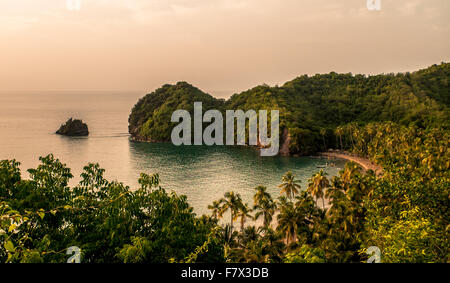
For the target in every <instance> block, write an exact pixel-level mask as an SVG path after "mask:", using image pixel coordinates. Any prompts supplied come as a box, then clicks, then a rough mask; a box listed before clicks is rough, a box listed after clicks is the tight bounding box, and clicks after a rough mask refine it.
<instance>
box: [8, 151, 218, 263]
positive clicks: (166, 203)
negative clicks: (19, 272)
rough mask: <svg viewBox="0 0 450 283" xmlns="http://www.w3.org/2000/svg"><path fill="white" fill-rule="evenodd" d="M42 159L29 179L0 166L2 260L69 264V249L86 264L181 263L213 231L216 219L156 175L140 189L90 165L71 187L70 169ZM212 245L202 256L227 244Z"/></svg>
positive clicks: (11, 165) (210, 257) (212, 256)
mask: <svg viewBox="0 0 450 283" xmlns="http://www.w3.org/2000/svg"><path fill="white" fill-rule="evenodd" d="M41 162H42V164H41V165H39V166H38V167H37V168H36V169H30V170H28V172H29V173H30V177H31V178H30V179H29V180H25V179H22V178H21V172H20V169H19V163H17V162H16V161H14V160H11V161H8V160H4V161H1V163H0V213H1V218H0V243H1V247H0V262H65V261H66V260H67V259H68V257H69V256H67V255H66V250H67V248H69V247H71V246H77V247H79V248H80V249H81V253H82V255H81V257H82V261H83V262H144V261H145V262H168V261H170V260H178V261H182V260H185V259H186V258H189V257H191V256H192V254H194V253H195V251H196V248H197V247H199V246H202V245H203V244H204V243H205V242H207V241H208V237H209V236H210V234H211V233H212V232H213V231H215V230H214V228H215V227H216V222H215V221H214V220H211V218H208V217H203V218H197V217H196V216H195V214H194V213H193V209H192V207H190V206H189V204H188V203H187V201H186V197H185V196H178V195H176V194H175V193H170V194H169V193H167V192H166V191H165V190H164V189H163V188H161V187H160V186H159V178H158V175H153V176H149V175H146V174H142V175H141V178H140V179H139V183H140V184H141V187H140V188H137V189H135V190H130V188H129V187H127V186H124V185H123V184H122V183H119V182H116V181H113V182H110V181H107V180H105V179H104V178H103V172H104V170H103V169H101V168H100V167H99V166H98V164H89V165H88V166H86V167H85V168H84V172H83V174H82V176H81V177H82V180H81V182H80V183H79V185H77V186H76V187H73V188H70V187H68V185H67V184H68V182H69V180H70V179H71V178H72V174H71V173H70V169H69V168H67V167H66V166H65V165H64V164H62V163H61V162H60V161H59V160H57V159H55V158H54V157H53V156H52V155H49V156H47V157H44V158H41ZM210 242H211V247H209V248H208V253H203V254H200V255H198V256H197V257H198V260H199V261H212V262H220V261H221V260H222V259H223V247H222V245H221V243H220V241H219V240H217V239H214V241H211V240H210ZM213 244H214V245H213Z"/></svg>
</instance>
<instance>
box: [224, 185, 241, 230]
mask: <svg viewBox="0 0 450 283" xmlns="http://www.w3.org/2000/svg"><path fill="white" fill-rule="evenodd" d="M220 204H221V207H220V209H219V211H218V212H219V213H218V216H219V218H221V217H223V215H224V213H225V212H227V211H228V210H230V232H231V234H232V233H233V221H234V220H236V219H237V213H238V211H239V208H240V207H241V206H242V200H241V196H240V195H239V194H235V193H234V192H227V193H225V195H224V198H222V199H221V200H220Z"/></svg>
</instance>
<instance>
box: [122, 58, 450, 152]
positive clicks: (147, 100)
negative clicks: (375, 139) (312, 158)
mask: <svg viewBox="0 0 450 283" xmlns="http://www.w3.org/2000/svg"><path fill="white" fill-rule="evenodd" d="M449 76H450V64H449V63H442V64H440V65H433V66H431V67H429V68H427V69H424V70H420V71H417V72H413V73H400V74H382V75H375V76H366V75H352V74H337V73H334V72H332V73H329V74H323V75H315V76H307V75H304V76H301V77H298V78H296V79H294V80H292V81H289V82H287V83H285V84H284V85H283V86H275V87H270V86H267V85H261V86H257V87H255V88H252V89H250V90H247V91H244V92H242V93H240V94H234V95H233V96H232V97H231V98H230V99H229V100H227V101H223V100H219V99H215V98H214V97H212V96H211V95H209V94H206V93H204V92H202V91H201V90H199V89H198V88H195V87H193V86H191V85H189V84H188V83H185V82H180V83H177V84H176V85H164V86H163V87H162V88H160V89H158V90H156V91H155V92H153V93H151V94H148V95H146V96H145V97H144V98H142V99H140V100H139V102H138V103H137V104H136V105H135V106H134V108H133V110H132V113H131V115H130V118H129V131H130V134H131V135H132V137H133V138H135V139H138V140H146V141H169V140H170V133H171V129H172V128H173V126H175V124H173V123H171V122H170V116H171V114H172V113H173V111H175V110H177V109H186V110H188V111H190V112H191V113H192V111H193V104H194V102H195V101H201V102H203V111H206V110H208V109H213V108H214V109H219V110H222V111H223V112H224V111H225V110H226V109H233V110H237V109H242V110H248V109H254V110H264V109H266V110H271V109H277V110H279V111H280V119H281V127H287V128H288V130H289V134H290V136H291V144H290V152H291V153H299V154H309V153H313V152H316V151H319V150H323V149H325V147H337V135H336V129H337V127H338V126H341V125H346V124H348V123H351V122H356V123H358V124H363V125H364V124H367V123H370V122H380V121H392V122H396V123H398V124H403V125H410V124H414V125H417V126H419V127H421V128H426V127H429V126H431V127H435V126H437V127H443V128H446V129H448V128H449V125H450V124H449V121H450V119H449V108H448V107H449V100H450V95H449V94H450V89H449Z"/></svg>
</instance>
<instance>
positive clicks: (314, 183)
mask: <svg viewBox="0 0 450 283" xmlns="http://www.w3.org/2000/svg"><path fill="white" fill-rule="evenodd" d="M325 175H326V173H325V172H323V170H320V172H319V173H316V174H314V176H313V177H312V178H311V179H309V184H308V192H309V193H310V194H311V195H312V196H314V197H315V198H316V204H317V199H318V198H322V208H325V200H324V197H323V196H324V192H325V190H326V189H327V188H328V187H329V186H330V182H329V181H328V179H327V177H326V176H325Z"/></svg>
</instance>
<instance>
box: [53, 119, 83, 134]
mask: <svg viewBox="0 0 450 283" xmlns="http://www.w3.org/2000/svg"><path fill="white" fill-rule="evenodd" d="M56 134H58V135H63V136H70V137H79V136H88V135H89V130H88V126H87V125H86V124H85V123H83V121H81V120H77V119H75V120H73V119H72V118H70V119H69V120H67V122H66V123H65V124H64V125H62V126H61V127H60V128H59V130H58V131H56Z"/></svg>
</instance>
